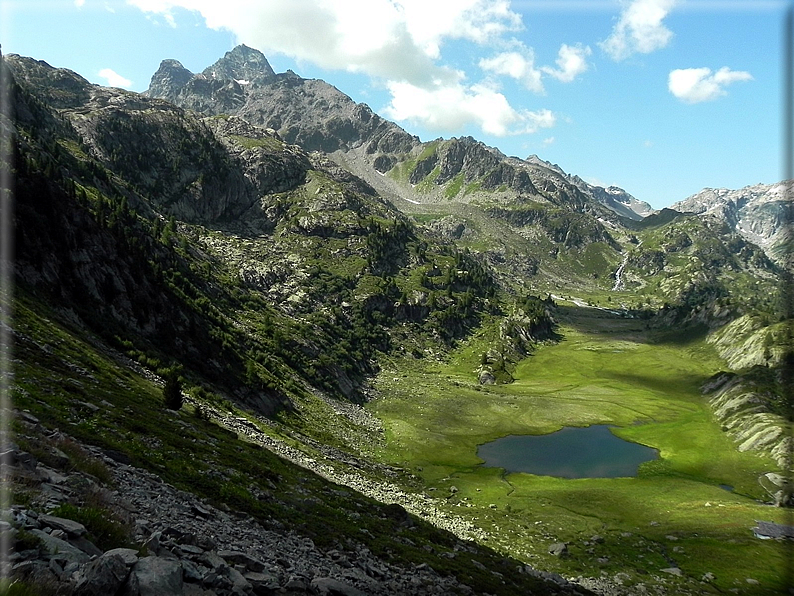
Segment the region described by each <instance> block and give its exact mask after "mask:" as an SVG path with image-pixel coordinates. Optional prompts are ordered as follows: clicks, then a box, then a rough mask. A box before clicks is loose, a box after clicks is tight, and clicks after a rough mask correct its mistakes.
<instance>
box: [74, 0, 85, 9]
mask: <svg viewBox="0 0 794 596" xmlns="http://www.w3.org/2000/svg"><path fill="white" fill-rule="evenodd" d="M84 4H85V0H74V5H75V6H76V7H77V8H82V7H83V5H84Z"/></svg>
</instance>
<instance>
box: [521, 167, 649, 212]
mask: <svg viewBox="0 0 794 596" xmlns="http://www.w3.org/2000/svg"><path fill="white" fill-rule="evenodd" d="M526 161H527V163H531V164H533V165H536V166H538V167H540V168H543V169H545V170H549V171H551V172H554V173H556V174H557V175H559V176H562V177H563V178H565V179H566V180H567V181H568V182H570V183H571V184H573V185H574V186H576V187H577V188H578V189H579V190H580V191H582V193H584V194H585V195H587V196H589V197H591V198H592V199H594V200H596V201H598V202H599V203H601V204H602V205H604V206H605V207H607V208H609V209H610V210H612V211H614V212H615V213H617V214H618V215H622V216H623V217H627V218H629V219H633V220H641V219H643V218H645V217H648V216H649V215H651V214H653V213H654V210H653V208H652V207H651V206H650V205H649V204H648V203H646V202H645V201H640V200H638V199H636V198H634V197H633V196H632V195H630V194H629V193H627V192H626V191H625V190H623V189H622V188H619V187H617V186H608V187H606V188H604V187H602V186H596V185H593V184H590V183H588V182H585V181H584V180H582V178H580V177H579V176H577V175H575V174H567V173H566V172H565V171H564V170H563V169H562V168H560V166H558V165H557V164H552V163H549V162H547V161H544V160H542V159H541V158H540V157H538V156H537V155H530V156H529V157H527V158H526Z"/></svg>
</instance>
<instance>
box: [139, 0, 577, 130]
mask: <svg viewBox="0 0 794 596" xmlns="http://www.w3.org/2000/svg"><path fill="white" fill-rule="evenodd" d="M126 1H127V3H128V4H130V5H132V6H136V7H138V8H139V9H140V10H142V11H144V12H146V13H148V14H150V15H160V16H162V17H165V18H166V19H169V18H170V19H171V22H174V18H175V17H178V14H177V13H176V12H175V11H176V10H177V9H186V10H191V11H197V12H198V13H200V14H201V16H202V17H203V19H204V20H205V22H206V24H207V26H208V27H210V28H212V29H225V30H228V31H230V32H232V33H233V34H234V36H235V38H236V42H237V43H245V44H247V45H249V46H251V47H254V48H257V49H259V50H261V51H263V52H265V54H268V53H278V54H283V55H287V56H290V57H292V58H294V59H296V60H297V61H299V62H300V61H307V62H311V63H313V64H315V65H317V66H319V67H321V68H324V69H329V70H334V69H343V70H348V71H352V72H360V73H363V74H365V75H368V76H371V77H374V78H375V79H378V80H379V81H380V82H382V83H383V84H385V87H386V88H387V89H388V90H389V92H390V93H391V95H392V99H391V102H390V103H389V105H388V106H387V108H386V110H385V113H386V115H388V116H389V117H391V118H393V119H395V120H403V121H405V120H407V121H413V122H417V123H421V124H423V125H425V126H427V127H428V128H431V129H436V130H442V131H444V132H450V131H459V130H461V129H462V128H464V127H465V126H467V125H471V124H475V125H478V126H480V127H481V128H482V130H483V131H484V132H486V133H488V134H492V135H496V136H504V135H508V134H519V133H527V132H534V131H536V130H537V129H539V128H543V127H549V126H553V125H554V121H555V117H554V114H553V113H552V112H551V111H549V110H540V111H537V112H533V111H528V110H517V109H515V108H514V107H512V106H511V105H510V104H509V102H508V100H507V98H506V97H505V96H504V95H503V94H501V93H499V92H497V91H496V90H494V89H493V88H492V87H491V86H489V85H487V84H479V85H477V84H464V83H463V81H464V80H465V79H466V74H465V73H464V72H461V71H460V70H457V69H455V68H452V67H450V66H448V65H445V64H444V63H443V61H442V50H443V48H444V44H445V43H446V42H448V41H450V40H455V39H458V40H466V41H469V42H472V43H474V44H479V45H486V44H489V45H491V44H497V45H498V44H502V47H504V44H505V43H508V42H506V41H505V39H504V36H505V35H506V34H508V33H510V32H515V31H518V30H520V29H522V28H523V25H522V22H521V16H520V15H519V14H518V13H516V12H513V11H512V10H511V9H510V0H290V1H289V2H285V1H284V0H225V1H224V2H218V1H217V0H126ZM513 45H515V43H513ZM522 49H524V50H526V51H525V52H524V53H523V55H522V54H520V53H513V54H511V55H506V54H502V55H500V56H497V57H495V58H492V59H491V60H490V61H485V66H483V68H484V69H486V70H491V71H492V72H496V73H498V74H507V75H509V76H514V77H517V78H520V79H521V80H522V81H523V82H524V84H525V85H527V87H528V88H530V89H532V90H535V91H539V92H540V91H542V89H543V87H542V84H541V81H540V78H541V73H540V71H539V70H538V69H537V68H535V66H534V59H533V56H532V53H531V49H527V48H523V46H522ZM561 68H564V67H563V66H561ZM561 72H563V71H561Z"/></svg>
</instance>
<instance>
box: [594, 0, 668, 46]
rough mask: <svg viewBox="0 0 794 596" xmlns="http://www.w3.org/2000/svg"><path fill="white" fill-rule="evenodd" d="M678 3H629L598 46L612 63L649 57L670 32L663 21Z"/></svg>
mask: <svg viewBox="0 0 794 596" xmlns="http://www.w3.org/2000/svg"><path fill="white" fill-rule="evenodd" d="M677 2H678V0H632V2H630V3H628V4H626V3H625V2H624V5H625V8H624V9H623V11H622V12H621V13H620V17H619V18H618V22H617V23H616V24H615V26H614V28H613V29H612V34H611V35H610V36H609V37H607V38H606V39H605V40H604V41H602V42H600V43H599V44H598V45H599V46H600V47H601V49H602V50H604V51H605V52H606V53H607V54H609V56H610V57H611V58H612V59H613V60H623V59H625V58H628V57H629V56H631V55H632V54H635V53H638V52H639V53H641V54H649V53H651V52H653V51H655V50H660V49H662V48H663V47H665V46H666V45H667V44H668V43H669V42H670V40H671V39H672V37H673V32H672V31H670V30H669V29H668V28H667V27H665V26H664V24H663V22H662V21H663V20H664V18H665V17H666V16H667V14H668V13H669V12H670V10H672V8H673V7H674V6H675V5H676V4H677Z"/></svg>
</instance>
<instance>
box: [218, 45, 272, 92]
mask: <svg viewBox="0 0 794 596" xmlns="http://www.w3.org/2000/svg"><path fill="white" fill-rule="evenodd" d="M202 74H203V75H204V76H206V77H208V78H211V79H216V80H225V81H228V80H234V81H237V82H238V83H240V84H241V85H245V84H248V83H252V82H260V81H262V80H263V79H267V78H269V77H272V76H274V75H275V74H276V73H275V71H274V70H273V68H272V67H271V66H270V63H269V62H268V61H267V58H265V55H264V54H263V53H262V52H260V51H259V50H255V49H254V48H249V47H248V46H246V45H239V46H237V47H235V48H234V49H233V50H231V51H229V52H226V54H225V55H224V56H223V58H221V59H220V60H218V61H217V62H216V63H215V64H213V65H212V66H209V67H207V68H205V69H204V71H203V72H202Z"/></svg>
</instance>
